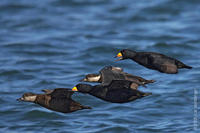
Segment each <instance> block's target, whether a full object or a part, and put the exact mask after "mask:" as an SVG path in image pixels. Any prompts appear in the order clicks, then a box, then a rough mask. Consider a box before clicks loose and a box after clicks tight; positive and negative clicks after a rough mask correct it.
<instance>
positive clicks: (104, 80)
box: [81, 66, 155, 89]
mask: <svg viewBox="0 0 200 133" xmlns="http://www.w3.org/2000/svg"><path fill="white" fill-rule="evenodd" d="M112 80H128V81H132V82H133V83H134V86H133V85H132V87H133V89H137V88H138V86H139V85H142V86H145V84H148V83H154V82H155V80H146V79H144V78H142V77H139V76H135V75H132V74H129V73H126V72H124V71H123V69H122V68H120V67H114V66H105V67H104V68H102V69H101V70H100V71H99V74H87V75H86V76H85V78H84V79H82V80H81V81H85V82H99V83H101V84H102V85H109V84H110V83H111V82H112Z"/></svg>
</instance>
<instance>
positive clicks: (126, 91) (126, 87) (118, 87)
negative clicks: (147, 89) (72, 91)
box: [76, 80, 151, 103]
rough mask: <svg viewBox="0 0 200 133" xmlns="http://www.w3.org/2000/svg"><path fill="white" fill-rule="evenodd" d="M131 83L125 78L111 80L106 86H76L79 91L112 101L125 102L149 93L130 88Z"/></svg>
mask: <svg viewBox="0 0 200 133" xmlns="http://www.w3.org/2000/svg"><path fill="white" fill-rule="evenodd" d="M131 84H132V82H131V81H127V80H113V81H112V82H111V83H110V84H109V85H107V86H103V85H96V86H91V85H88V84H78V85H77V86H76V87H77V90H78V91H79V92H82V93H88V94H90V95H92V96H95V97H98V98H100V99H102V100H105V101H108V102H112V103H126V102H130V101H133V100H136V99H138V98H142V97H144V96H147V95H150V94H151V93H143V92H141V91H138V90H134V89H131V88H130V86H131Z"/></svg>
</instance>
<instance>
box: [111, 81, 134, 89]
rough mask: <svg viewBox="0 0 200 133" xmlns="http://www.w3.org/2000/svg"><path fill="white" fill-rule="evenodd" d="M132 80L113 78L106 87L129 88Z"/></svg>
mask: <svg viewBox="0 0 200 133" xmlns="http://www.w3.org/2000/svg"><path fill="white" fill-rule="evenodd" d="M131 84H132V82H131V81H128V80H113V81H112V82H111V83H110V84H109V85H108V88H110V89H112V90H113V89H125V88H127V89H129V88H130V86H131Z"/></svg>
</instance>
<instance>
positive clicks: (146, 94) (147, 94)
mask: <svg viewBox="0 0 200 133" xmlns="http://www.w3.org/2000/svg"><path fill="white" fill-rule="evenodd" d="M149 95H152V93H151V92H149V93H144V94H143V96H144V97H145V96H149Z"/></svg>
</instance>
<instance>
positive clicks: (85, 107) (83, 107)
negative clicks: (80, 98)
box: [81, 106, 92, 109]
mask: <svg viewBox="0 0 200 133" xmlns="http://www.w3.org/2000/svg"><path fill="white" fill-rule="evenodd" d="M81 108H82V109H92V108H91V107H89V106H82V107H81Z"/></svg>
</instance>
